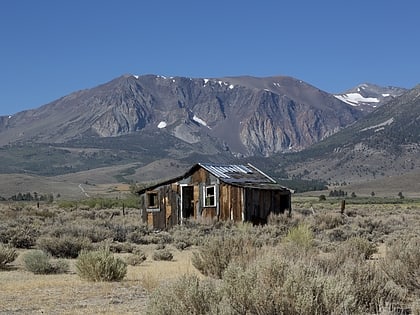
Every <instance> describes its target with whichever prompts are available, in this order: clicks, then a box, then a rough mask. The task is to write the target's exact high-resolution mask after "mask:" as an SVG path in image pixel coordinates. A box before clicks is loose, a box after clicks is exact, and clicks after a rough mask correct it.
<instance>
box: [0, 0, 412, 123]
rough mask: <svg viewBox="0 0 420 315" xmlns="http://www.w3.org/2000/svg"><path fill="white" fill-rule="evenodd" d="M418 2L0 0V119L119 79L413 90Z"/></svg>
mask: <svg viewBox="0 0 420 315" xmlns="http://www.w3.org/2000/svg"><path fill="white" fill-rule="evenodd" d="M419 12H420V1H417V0H402V1H387V0H383V1H379V0H376V1H375V0H363V1H362V0H353V1H337V0H325V1H324V0H318V1H314V0H307V1H304V0H293V1H292V0H289V1H282V0H270V1H268V0H258V1H256V0H231V1H229V0H212V1H199V0H176V1H175V0H166V1H165V0H118V1H117V0H113V1H110V0H68V1H64V0H61V1H60V0H39V1H35V0H3V1H1V3H0V41H1V45H0V52H1V53H0V115H8V114H14V113H16V112H18V111H21V110H25V109H31V108H37V107H39V106H41V105H44V104H46V103H49V102H51V101H53V100H55V99H57V98H59V97H61V96H64V95H67V94H69V93H71V92H74V91H76V90H80V89H86V88H91V87H94V86H96V85H98V84H101V83H105V82H107V81H110V80H112V79H113V78H115V77H118V76H120V75H122V74H125V73H132V74H136V75H142V74H158V75H165V76H187V77H202V78H209V77H223V76H237V75H252V76H259V77H262V76H272V75H288V76H293V77H295V78H298V79H300V80H303V81H306V82H308V83H310V84H312V85H314V86H316V87H318V88H319V89H321V90H324V91H327V92H331V93H335V92H342V91H344V90H346V89H348V88H351V87H354V86H355V85H357V84H359V83H363V82H370V83H375V84H378V85H393V86H400V87H405V88H411V87H414V86H415V85H416V84H418V83H420V60H419V57H420V15H419Z"/></svg>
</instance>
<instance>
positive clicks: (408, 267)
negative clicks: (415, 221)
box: [381, 236, 420, 296]
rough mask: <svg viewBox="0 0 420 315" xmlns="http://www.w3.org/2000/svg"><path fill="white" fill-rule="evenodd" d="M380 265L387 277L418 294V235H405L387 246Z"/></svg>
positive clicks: (419, 281)
mask: <svg viewBox="0 0 420 315" xmlns="http://www.w3.org/2000/svg"><path fill="white" fill-rule="evenodd" d="M381 267H382V269H383V270H384V272H385V273H386V274H387V276H388V277H389V278H391V279H392V280H393V281H394V282H395V283H397V284H398V285H400V286H401V287H403V288H407V289H408V290H409V291H410V292H413V293H415V294H416V295H417V296H419V295H420V237H419V236H411V237H408V236H406V237H405V238H401V239H399V240H397V241H395V242H394V243H392V244H390V246H389V247H388V249H387V251H386V254H385V257H384V259H383V260H382V261H381Z"/></svg>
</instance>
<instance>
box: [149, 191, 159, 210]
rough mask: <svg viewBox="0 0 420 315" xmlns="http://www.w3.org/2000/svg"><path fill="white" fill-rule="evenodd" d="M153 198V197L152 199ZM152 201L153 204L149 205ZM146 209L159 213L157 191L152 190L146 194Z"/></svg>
mask: <svg viewBox="0 0 420 315" xmlns="http://www.w3.org/2000/svg"><path fill="white" fill-rule="evenodd" d="M152 196H155V197H152ZM151 198H153V199H151ZM151 200H154V201H155V203H156V204H155V203H153V204H152V205H151V204H150V201H151ZM146 209H147V210H150V211H160V202H159V191H158V190H152V191H148V192H146Z"/></svg>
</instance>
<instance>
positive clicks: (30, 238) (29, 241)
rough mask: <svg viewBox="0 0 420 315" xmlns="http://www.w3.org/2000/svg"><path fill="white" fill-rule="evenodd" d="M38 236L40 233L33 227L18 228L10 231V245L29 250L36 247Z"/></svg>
mask: <svg viewBox="0 0 420 315" xmlns="http://www.w3.org/2000/svg"><path fill="white" fill-rule="evenodd" d="M38 236H39V231H38V230H36V229H34V228H33V227H30V226H27V225H24V226H21V227H19V226H17V227H15V228H13V229H11V230H9V240H8V243H9V244H10V245H12V246H13V247H16V248H26V249H29V248H31V247H33V246H34V245H35V243H36V239H37V237H38Z"/></svg>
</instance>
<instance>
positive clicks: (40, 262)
mask: <svg viewBox="0 0 420 315" xmlns="http://www.w3.org/2000/svg"><path fill="white" fill-rule="evenodd" d="M23 262H24V264H25V268H26V270H28V271H30V272H33V273H35V274H55V273H65V272H67V271H68V270H69V265H68V263H67V262H66V261H63V260H57V261H55V262H52V261H51V258H50V256H49V255H48V254H47V253H45V252H43V251H41V250H34V251H30V252H27V253H25V254H24V256H23Z"/></svg>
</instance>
